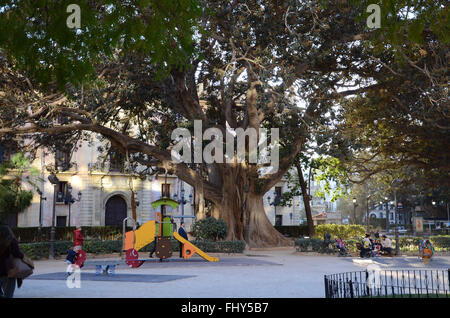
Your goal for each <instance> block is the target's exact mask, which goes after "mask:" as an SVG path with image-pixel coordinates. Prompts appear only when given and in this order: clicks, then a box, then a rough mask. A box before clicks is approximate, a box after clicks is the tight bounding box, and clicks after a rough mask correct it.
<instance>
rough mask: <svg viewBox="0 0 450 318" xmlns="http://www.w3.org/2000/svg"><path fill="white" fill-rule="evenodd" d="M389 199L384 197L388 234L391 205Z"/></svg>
mask: <svg viewBox="0 0 450 318" xmlns="http://www.w3.org/2000/svg"><path fill="white" fill-rule="evenodd" d="M388 200H389V199H388V197H384V202H385V203H386V233H389V204H388Z"/></svg>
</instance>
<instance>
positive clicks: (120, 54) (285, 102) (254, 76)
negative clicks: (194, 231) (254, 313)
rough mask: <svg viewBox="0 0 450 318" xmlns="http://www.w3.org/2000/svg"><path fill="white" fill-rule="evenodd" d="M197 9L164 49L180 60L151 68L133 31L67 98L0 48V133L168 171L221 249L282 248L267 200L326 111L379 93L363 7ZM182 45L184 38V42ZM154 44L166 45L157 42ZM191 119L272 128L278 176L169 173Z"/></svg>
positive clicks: (173, 11) (268, 4)
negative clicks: (70, 138)
mask: <svg viewBox="0 0 450 318" xmlns="http://www.w3.org/2000/svg"><path fill="white" fill-rule="evenodd" d="M155 3H158V2H155ZM181 3H183V4H187V3H191V2H190V1H183V2H181ZM146 4H147V5H153V2H151V1H149V2H148V3H147V2H146ZM200 4H201V7H202V8H203V10H202V13H201V15H199V16H196V18H195V19H193V20H194V21H195V23H192V25H186V24H184V29H187V31H186V30H185V31H184V32H183V31H181V29H182V28H181V27H180V28H177V27H173V28H170V29H169V30H171V31H172V32H171V33H170V35H171V36H172V37H171V38H169V39H170V41H168V42H167V45H163V47H164V48H167V49H168V50H167V51H166V52H167V55H169V56H172V55H173V54H175V55H176V56H177V57H179V58H177V59H174V58H173V57H171V58H170V59H168V61H164V56H161V55H160V54H159V55H158V56H157V57H158V59H155V58H154V52H153V51H152V50H149V49H147V47H146V46H144V45H141V46H139V47H135V46H133V45H130V43H131V44H132V43H135V42H136V41H133V39H134V40H137V39H141V37H140V33H139V32H137V31H136V30H135V32H134V33H133V35H132V36H131V37H132V38H133V39H130V38H129V37H127V38H126V41H125V40H121V39H118V40H117V41H116V42H115V44H117V49H116V50H109V51H108V50H105V52H103V51H102V50H100V52H99V54H98V59H96V60H95V61H94V63H93V65H94V66H95V70H96V72H94V73H95V74H96V76H94V78H93V79H91V80H90V81H89V82H86V83H85V84H84V85H83V86H82V87H80V86H67V85H66V86H65V90H64V91H61V88H59V89H58V88H57V87H58V86H57V85H56V86H54V88H52V86H51V85H50V86H49V85H47V87H46V90H45V91H44V90H41V89H40V86H39V83H38V82H36V81H35V79H33V78H30V79H29V78H28V77H27V76H30V75H29V74H32V73H30V72H28V73H23V71H22V70H24V68H21V69H20V68H19V70H17V71H15V70H13V68H14V67H16V66H20V65H19V64H17V63H16V62H15V59H14V54H13V53H14V51H13V50H11V49H10V48H9V47H8V46H6V45H5V44H4V42H3V43H2V47H3V48H5V51H6V52H9V53H10V52H12V53H10V54H9V55H8V57H9V58H8V59H7V60H4V65H3V67H4V68H6V69H9V71H8V75H7V76H6V77H8V78H9V81H4V82H3V83H2V85H3V87H2V103H1V104H0V105H1V107H2V108H3V109H5V111H6V110H7V113H6V112H5V113H4V115H3V116H2V118H1V120H2V122H1V124H2V128H1V129H0V134H2V135H8V134H22V135H23V134H25V135H28V136H30V137H31V138H33V139H34V140H36V141H37V143H38V144H42V143H45V142H49V141H51V140H54V139H55V136H58V137H59V136H61V135H62V134H72V133H73V132H74V131H87V132H94V133H98V134H100V135H102V136H103V137H104V138H106V139H108V140H109V141H110V142H111V144H112V145H113V146H114V147H115V149H118V150H119V151H121V152H122V153H124V154H126V155H127V156H128V157H129V158H130V160H131V161H132V162H135V163H139V164H140V165H144V166H148V167H151V168H155V169H158V168H163V169H164V170H165V171H171V172H173V173H175V174H176V175H177V176H178V177H179V178H180V179H182V180H183V181H185V182H187V183H189V184H190V185H192V186H194V187H195V190H196V201H197V202H198V203H200V206H203V205H204V202H205V201H207V202H209V203H210V204H211V206H212V214H213V215H214V216H215V217H218V218H221V219H223V220H224V221H225V222H226V223H227V225H228V228H229V232H228V239H242V240H246V241H247V243H248V244H249V245H250V246H267V245H280V244H284V243H286V239H285V238H284V237H283V236H282V235H281V234H280V233H278V232H277V231H276V230H275V229H274V228H273V226H272V225H271V223H270V222H269V220H268V218H267V216H266V214H265V211H264V206H263V195H264V194H265V193H266V192H267V191H268V190H269V189H270V188H272V187H273V186H274V185H275V184H276V183H277V182H279V181H280V180H281V178H282V177H283V175H285V173H286V172H287V171H288V170H289V169H290V167H291V166H292V164H293V162H294V160H295V158H296V157H297V156H298V155H299V154H300V153H301V152H302V151H303V149H304V145H305V142H306V140H307V139H308V137H309V136H310V134H311V133H313V132H315V130H314V128H315V127H323V126H326V125H327V124H329V123H330V122H331V121H332V120H334V118H335V117H334V109H333V108H332V106H333V105H335V104H334V102H335V101H336V100H337V99H339V98H342V97H345V96H348V95H353V94H362V93H364V92H366V91H370V90H372V89H375V88H378V87H379V84H378V83H377V82H375V81H373V77H372V75H373V74H374V73H376V72H377V71H378V70H379V66H380V64H379V63H376V62H373V61H372V62H370V63H368V62H367V61H368V60H369V56H370V55H373V54H375V55H376V54H377V53H376V52H373V51H372V50H371V46H370V45H367V44H368V42H367V40H369V39H370V38H371V36H372V32H371V30H367V27H366V24H365V21H360V22H355V21H357V17H360V16H361V15H363V14H364V13H365V12H366V5H367V4H365V3H364V2H360V3H358V2H355V3H347V2H346V1H297V0H296V1H287V0H286V1H200ZM152 8H153V10H138V12H139V14H138V15H136V14H135V13H134V12H136V11H133V10H131V18H132V19H133V20H134V21H135V20H136V19H138V20H139V19H142V21H147V20H148V19H149V17H151V15H152V14H154V13H155V12H158V10H159V9H160V8H158V7H157V6H154V7H152ZM165 9H166V10H163V11H162V12H165V13H166V14H167V15H166V17H165V18H166V19H169V21H170V19H175V20H176V19H177V17H179V16H178V15H177V14H178V13H179V11H180V10H177V8H176V7H170V6H169V7H168V8H165ZM127 12H128V13H129V11H127ZM167 12H168V13H167ZM187 12H191V13H192V12H193V11H192V10H191V11H187ZM195 12H197V11H195ZM105 14H106V13H105ZM129 14H130V13H129ZM194 16H195V15H194ZM190 17H191V18H192V14H191V15H190ZM99 18H100V19H99V21H102V19H101V16H100V17H99ZM125 20H126V17H125ZM106 21H110V20H106ZM139 21H140V20H139ZM164 21H165V20H164V19H162V23H164ZM142 25H143V26H145V25H146V24H145V23H144V22H143V24H142ZM170 25H171V26H173V24H170ZM113 26H115V24H113ZM149 31H151V30H149ZM98 32H100V33H101V32H102V29H101V28H100V29H99V30H98ZM127 34H129V33H127ZM100 35H101V34H100ZM186 35H192V36H191V42H189V41H187V40H186ZM94 38H95V35H94ZM99 38H101V36H99ZM144 38H145V37H144ZM152 40H154V39H152V38H150V39H148V41H152ZM157 40H158V41H159V42H161V41H162V43H163V44H164V43H166V41H165V39H164V38H163V39H157ZM81 42H83V41H82V40H81ZM137 42H139V41H137ZM144 42H145V41H144ZM159 42H158V43H159ZM88 43H91V44H92V42H90V41H89V42H88ZM123 43H128V44H129V45H126V46H124V45H122V44H123ZM97 44H98V45H100V46H102V45H105V43H103V42H100V43H97ZM190 45H193V46H194V50H192V51H190V50H189V49H190ZM81 47H83V45H81ZM82 51H83V52H84V49H83V50H82ZM95 52H97V51H95ZM108 53H111V54H108ZM70 54H74V52H73V51H71V53H70ZM378 54H383V52H379V53H378ZM25 64H26V63H25ZM161 68H162V69H163V72H161ZM25 70H26V68H25ZM46 71H47V72H52V69H51V68H49V69H47V70H46ZM46 82H47V83H50V84H51V81H46ZM72 82H73V81H72ZM9 87H13V88H14V90H9ZM17 96H18V97H17ZM61 115H63V116H64V117H65V118H68V119H69V120H68V121H65V122H66V123H63V124H61V122H60V121H59V122H56V121H53V120H52V119H53V118H56V117H57V116H61ZM18 119H20V120H18ZM194 120H201V121H202V127H203V129H206V128H209V127H215V128H218V129H220V130H221V131H222V132H223V136H225V134H226V130H227V127H229V129H236V128H243V129H247V128H254V129H256V130H259V128H260V127H269V128H279V129H280V146H281V148H280V165H279V169H278V171H277V172H276V173H272V174H265V175H261V174H260V173H259V169H260V168H262V167H263V165H258V164H253V163H249V162H248V160H246V161H244V162H238V161H237V160H236V158H234V159H235V160H234V162H232V163H223V164H219V163H212V164H204V163H195V164H194V163H177V162H175V161H174V160H172V157H171V153H170V146H171V143H172V141H171V140H170V134H171V132H172V131H173V129H175V128H176V127H180V126H182V127H186V128H189V129H192V126H193V122H194ZM247 159H248V158H247ZM223 162H226V160H223ZM199 213H200V215H201V214H202V213H203V212H202V211H199Z"/></svg>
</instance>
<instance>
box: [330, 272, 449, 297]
mask: <svg viewBox="0 0 450 318" xmlns="http://www.w3.org/2000/svg"><path fill="white" fill-rule="evenodd" d="M449 277H450V269H444V270H375V271H369V270H366V271H359V272H347V273H339V274H332V275H325V277H324V279H325V297H326V298H365V297H369V298H378V297H387V298H392V297H398V298H403V297H408V298H410V297H411V298H430V297H432V298H448V297H449V294H450V280H449Z"/></svg>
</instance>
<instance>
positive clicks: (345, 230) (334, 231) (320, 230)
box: [315, 224, 366, 240]
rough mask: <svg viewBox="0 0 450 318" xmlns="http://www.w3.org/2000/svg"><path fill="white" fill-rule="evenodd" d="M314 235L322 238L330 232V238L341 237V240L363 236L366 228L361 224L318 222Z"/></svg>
mask: <svg viewBox="0 0 450 318" xmlns="http://www.w3.org/2000/svg"><path fill="white" fill-rule="evenodd" d="M315 230H316V237H318V238H323V236H324V234H325V233H330V234H331V237H332V238H335V237H341V238H342V239H343V240H346V239H351V238H356V237H358V238H359V237H363V236H364V234H365V233H366V229H365V228H364V226H362V225H354V224H352V225H340V224H320V225H317V226H316V229H315Z"/></svg>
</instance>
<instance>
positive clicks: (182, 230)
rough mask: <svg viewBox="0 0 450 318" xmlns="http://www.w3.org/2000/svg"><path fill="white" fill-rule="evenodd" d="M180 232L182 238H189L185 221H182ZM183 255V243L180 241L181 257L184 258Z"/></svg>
mask: <svg viewBox="0 0 450 318" xmlns="http://www.w3.org/2000/svg"><path fill="white" fill-rule="evenodd" d="M178 234H180V236H181V237H182V238H184V239H185V240H187V239H188V236H187V232H186V229H185V227H184V222H181V223H180V228H179V229H178ZM182 257H183V243H181V242H180V258H182Z"/></svg>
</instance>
